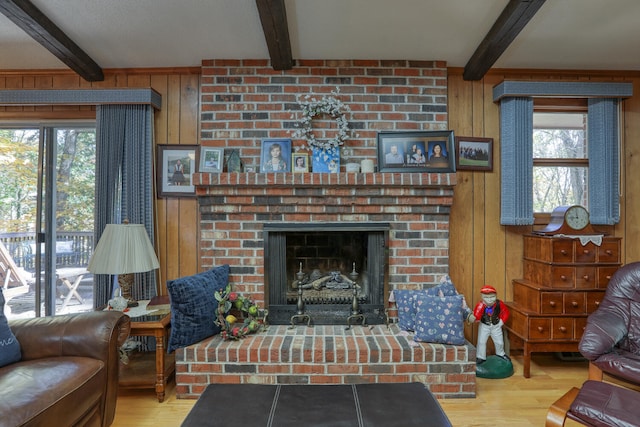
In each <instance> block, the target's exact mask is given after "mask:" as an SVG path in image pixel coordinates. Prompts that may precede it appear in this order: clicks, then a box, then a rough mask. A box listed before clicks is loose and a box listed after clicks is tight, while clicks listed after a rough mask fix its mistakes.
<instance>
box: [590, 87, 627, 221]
mask: <svg viewBox="0 0 640 427" xmlns="http://www.w3.org/2000/svg"><path fill="white" fill-rule="evenodd" d="M618 104H619V101H618V99H612V98H603V99H600V98H593V99H589V112H588V119H587V138H588V144H589V145H588V150H589V216H590V219H591V222H592V223H593V224H608V225H612V224H617V223H618V222H619V221H620V149H619V141H618V128H619V122H618V111H619V108H618Z"/></svg>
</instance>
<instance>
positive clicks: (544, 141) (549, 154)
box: [533, 113, 587, 159]
mask: <svg viewBox="0 0 640 427" xmlns="http://www.w3.org/2000/svg"><path fill="white" fill-rule="evenodd" d="M586 125H587V115H586V114H582V113H534V115H533V157H534V159H536V158H537V159H541V158H547V159H561V158H566V159H586V158H587V140H586V131H585V129H586Z"/></svg>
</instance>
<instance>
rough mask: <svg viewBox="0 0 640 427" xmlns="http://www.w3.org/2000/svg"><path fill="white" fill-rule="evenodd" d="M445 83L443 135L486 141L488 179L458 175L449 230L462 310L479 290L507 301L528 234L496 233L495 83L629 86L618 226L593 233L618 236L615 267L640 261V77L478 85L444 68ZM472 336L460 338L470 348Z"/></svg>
mask: <svg viewBox="0 0 640 427" xmlns="http://www.w3.org/2000/svg"><path fill="white" fill-rule="evenodd" d="M448 75H449V81H448V102H449V127H450V129H453V130H454V132H455V134H456V135H457V136H476V137H487V138H493V140H494V145H493V149H494V152H493V155H494V161H493V171H492V172H471V171H458V172H457V175H458V184H457V186H456V188H455V192H454V202H453V207H452V210H451V223H450V257H451V258H450V261H449V265H450V270H451V271H450V275H451V277H452V279H453V281H454V283H455V284H456V287H457V288H458V290H459V291H460V292H462V293H463V294H464V295H465V297H466V299H467V302H468V303H469V305H473V304H475V303H476V302H477V301H478V300H479V299H480V288H481V287H482V286H483V285H484V284H490V285H493V286H494V287H495V288H496V289H497V290H498V298H500V299H504V300H506V301H510V300H512V297H513V291H512V286H511V281H512V280H513V279H516V278H521V277H522V275H523V270H522V253H523V239H522V235H524V234H527V233H530V232H531V231H532V230H533V227H531V226H502V225H500V164H501V159H500V117H499V116H500V111H499V105H498V104H495V103H494V102H493V91H492V90H493V87H494V86H495V85H496V84H498V83H500V82H502V81H503V80H508V79H512V80H537V81H547V80H548V81H552V80H554V81H557V80H567V81H630V82H633V87H634V96H633V97H632V98H630V99H627V100H625V101H624V102H623V105H622V114H621V116H622V117H621V126H622V127H621V132H620V143H621V156H620V158H621V161H622V164H621V181H622V182H621V184H622V185H621V194H620V203H621V205H620V211H621V220H620V223H619V224H617V225H615V226H610V227H596V228H597V229H598V230H599V231H603V232H606V233H609V234H611V235H615V236H620V237H622V238H623V240H622V260H623V263H629V262H633V261H640V247H639V246H638V245H637V242H638V237H639V235H640V179H638V178H637V172H636V173H634V171H638V170H639V169H638V168H640V121H639V120H637V117H638V114H639V113H640V74H638V73H614V72H610V73H608V72H596V73H582V72H556V71H542V70H535V71H532V70H529V71H513V70H510V71H505V70H492V71H491V72H490V73H488V74H487V75H486V76H485V78H484V79H483V80H481V81H473V82H472V81H464V80H463V79H462V69H453V68H450V69H449V72H448ZM475 334H476V328H469V329H468V330H467V338H468V339H470V341H471V342H475V341H476V337H475Z"/></svg>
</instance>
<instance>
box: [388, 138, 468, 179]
mask: <svg viewBox="0 0 640 427" xmlns="http://www.w3.org/2000/svg"><path fill="white" fill-rule="evenodd" d="M454 157H455V148H454V137H453V131H451V130H445V131H417V132H416V131H414V132H379V133H378V170H379V171H380V172H443V173H446V172H455V171H456V163H455V159H454Z"/></svg>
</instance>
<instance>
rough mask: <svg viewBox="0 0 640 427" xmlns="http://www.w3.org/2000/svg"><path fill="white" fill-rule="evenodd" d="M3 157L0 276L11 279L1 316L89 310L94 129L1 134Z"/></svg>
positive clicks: (0, 158) (10, 130)
mask: <svg viewBox="0 0 640 427" xmlns="http://www.w3.org/2000/svg"><path fill="white" fill-rule="evenodd" d="M0 153H2V154H0V243H1V244H2V246H0V278H3V279H4V277H6V274H10V276H11V279H12V280H11V283H10V284H9V285H8V286H7V289H4V290H3V292H4V294H5V298H6V299H7V300H8V301H7V304H6V305H7V308H6V309H5V312H6V313H7V315H8V316H9V317H10V318H15V317H35V316H42V315H52V314H61V313H70V312H79V311H89V310H92V309H93V278H92V277H91V275H90V274H89V273H87V272H86V266H87V264H88V261H89V257H90V256H91V251H92V249H93V206H94V181H95V128H94V126H93V124H92V125H91V126H90V127H86V125H85V126H82V127H77V126H74V127H58V128H54V127H39V128H9V127H6V128H0ZM3 247H4V248H5V249H6V254H5V256H4V258H9V259H8V260H4V259H2V256H1V255H2V253H4V252H5V251H1V250H2V249H3ZM4 264H6V266H5V265H4ZM3 269H5V270H7V271H8V270H11V272H10V273H6V272H4V271H3ZM0 283H4V282H0ZM7 296H9V298H7Z"/></svg>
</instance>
